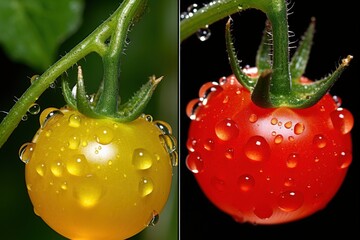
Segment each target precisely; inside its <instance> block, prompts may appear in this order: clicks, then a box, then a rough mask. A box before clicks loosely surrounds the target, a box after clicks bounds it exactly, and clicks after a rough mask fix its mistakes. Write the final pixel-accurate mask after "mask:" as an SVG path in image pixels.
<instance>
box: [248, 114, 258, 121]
mask: <svg viewBox="0 0 360 240" xmlns="http://www.w3.org/2000/svg"><path fill="white" fill-rule="evenodd" d="M257 120H258V117H257V115H256V114H255V113H252V114H250V117H249V121H250V122H251V123H255V122H256V121H257Z"/></svg>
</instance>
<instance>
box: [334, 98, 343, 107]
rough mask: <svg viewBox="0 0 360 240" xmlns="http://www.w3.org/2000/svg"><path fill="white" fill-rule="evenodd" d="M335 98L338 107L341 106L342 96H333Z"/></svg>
mask: <svg viewBox="0 0 360 240" xmlns="http://www.w3.org/2000/svg"><path fill="white" fill-rule="evenodd" d="M333 100H334V102H335V104H336V106H337V107H340V106H341V104H342V99H341V98H340V97H338V96H333Z"/></svg>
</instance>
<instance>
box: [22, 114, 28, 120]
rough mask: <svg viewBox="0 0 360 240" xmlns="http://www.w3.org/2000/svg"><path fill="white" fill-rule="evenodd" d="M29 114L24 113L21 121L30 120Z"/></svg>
mask: <svg viewBox="0 0 360 240" xmlns="http://www.w3.org/2000/svg"><path fill="white" fill-rule="evenodd" d="M28 118H29V117H28V115H26V114H25V115H23V116H22V117H21V121H27V120H28Z"/></svg>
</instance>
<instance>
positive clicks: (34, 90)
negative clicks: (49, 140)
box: [0, 6, 121, 147]
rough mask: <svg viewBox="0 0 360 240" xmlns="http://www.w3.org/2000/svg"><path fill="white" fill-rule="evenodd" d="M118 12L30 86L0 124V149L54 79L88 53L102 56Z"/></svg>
mask: <svg viewBox="0 0 360 240" xmlns="http://www.w3.org/2000/svg"><path fill="white" fill-rule="evenodd" d="M120 11H121V6H120V7H119V8H118V9H117V10H116V11H115V12H114V13H113V14H112V15H111V16H110V17H109V18H108V19H107V20H106V21H105V22H103V23H102V24H101V25H100V26H98V27H97V28H96V29H95V30H94V31H93V32H92V33H91V34H90V35H89V36H88V37H86V38H85V39H84V40H83V41H82V42H80V43H79V44H78V45H76V46H75V47H74V48H73V49H72V50H71V51H70V52H68V53H67V54H66V55H65V56H63V57H62V58H61V59H60V60H58V61H57V62H56V63H54V64H53V65H52V66H51V67H50V68H48V69H47V70H46V71H45V72H44V73H43V74H42V75H41V76H40V77H39V78H38V79H37V80H36V81H35V82H34V83H33V84H31V85H30V87H29V88H28V89H27V90H26V91H25V92H24V93H23V95H22V96H21V97H20V98H19V100H18V101H17V102H16V103H15V104H14V106H13V107H12V108H11V109H10V111H9V113H8V114H7V115H6V116H5V118H4V119H3V120H2V122H1V124H0V147H2V146H3V145H4V143H5V142H6V140H7V139H8V138H9V137H10V135H11V133H12V132H13V131H14V129H15V128H16V127H17V126H18V124H19V122H20V121H21V119H22V117H23V116H24V115H25V114H26V112H27V111H28V109H29V107H30V106H31V104H33V103H34V102H35V101H36V100H37V99H38V98H39V97H40V95H41V94H42V93H43V92H44V91H45V90H46V89H47V88H48V87H49V86H50V84H51V83H53V82H54V81H55V80H56V78H58V77H59V76H60V75H61V74H62V73H63V72H65V71H66V70H68V69H69V68H70V67H71V66H73V65H74V64H76V63H77V62H78V61H79V60H81V59H82V58H84V57H85V56H87V55H88V54H89V53H91V52H96V53H98V54H99V55H100V56H103V55H104V54H105V53H106V45H105V41H106V40H107V39H108V38H109V37H110V35H111V33H112V31H113V28H114V25H115V24H116V23H115V21H114V19H118V18H117V16H118V15H119V14H120Z"/></svg>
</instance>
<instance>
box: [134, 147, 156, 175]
mask: <svg viewBox="0 0 360 240" xmlns="http://www.w3.org/2000/svg"><path fill="white" fill-rule="evenodd" d="M132 163H133V165H134V167H135V168H136V169H139V170H145V169H149V168H150V167H151V166H152V164H153V158H152V155H151V154H150V153H149V152H148V151H147V150H146V149H143V148H138V149H135V150H134V153H133V158H132Z"/></svg>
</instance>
